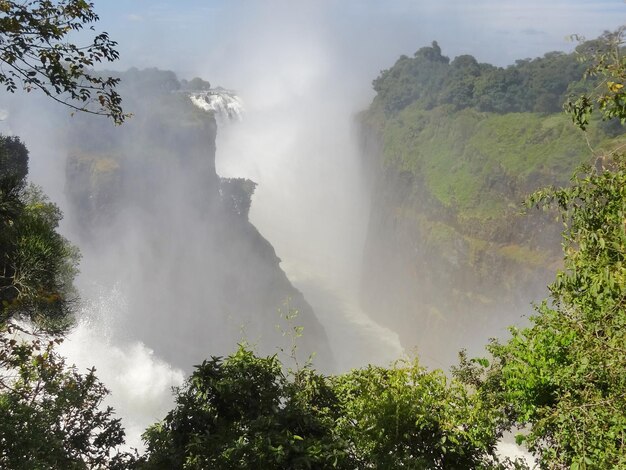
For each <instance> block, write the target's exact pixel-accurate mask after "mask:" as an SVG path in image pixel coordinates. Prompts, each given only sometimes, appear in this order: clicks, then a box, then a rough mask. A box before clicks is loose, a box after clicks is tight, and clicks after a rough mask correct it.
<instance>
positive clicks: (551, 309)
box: [457, 33, 626, 469]
mask: <svg viewBox="0 0 626 470" xmlns="http://www.w3.org/2000/svg"><path fill="white" fill-rule="evenodd" d="M620 34H621V33H620ZM615 38H616V36H614V35H606V37H605V39H606V41H608V42H605V44H604V49H603V47H602V44H599V45H598V47H597V49H596V51H600V52H596V53H595V55H594V57H595V62H594V63H593V64H592V65H591V66H590V73H595V72H597V71H598V70H600V71H601V73H602V74H604V75H605V77H604V79H605V81H607V83H608V80H609V79H610V78H611V77H612V83H617V80H621V78H619V77H621V74H623V73H624V72H623V70H624V65H623V64H621V63H620V64H618V63H614V64H613V65H611V66H609V65H608V64H607V62H606V60H607V57H613V59H616V58H617V56H615V55H611V54H613V52H615V51H616V49H615V47H614V46H615V44H614V42H611V41H613V40H614V39H615ZM606 44H608V49H606V47H607V46H606ZM605 49H606V50H608V51H609V52H608V54H609V55H608V56H607V55H606V54H607V53H606V52H605ZM611 51H613V52H611ZM602 86H604V85H602ZM609 89H610V86H609ZM620 90H621V88H616V87H613V89H610V90H609V91H610V93H612V94H614V98H611V100H609V101H610V103H609V101H607V100H606V99H605V98H602V96H606V93H605V92H603V91H600V95H601V97H600V98H598V99H590V100H589V105H590V106H592V107H597V108H598V109H599V110H600V113H601V114H602V115H603V117H604V118H606V119H610V118H613V117H617V118H620V119H624V118H626V109H621V108H620V106H619V102H620V100H621V98H619V97H617V95H618V94H619V93H620ZM616 99H617V101H615V100H616ZM607 103H609V104H607ZM569 110H570V113H571V114H572V116H573V119H574V122H576V123H577V124H578V125H579V127H581V128H583V129H585V128H586V126H587V124H588V121H585V120H584V119H581V116H582V115H580V114H577V113H578V110H576V109H574V108H572V107H569ZM526 205H527V206H528V207H541V208H544V209H548V208H556V209H557V210H558V212H559V214H560V217H561V220H562V221H563V224H564V231H563V243H562V245H563V252H564V265H563V269H562V270H561V271H560V272H559V273H558V274H557V276H556V280H555V281H554V282H553V283H552V284H551V285H550V286H549V288H550V294H551V296H550V297H551V298H550V299H549V301H544V302H543V303H542V304H541V305H539V306H538V307H537V314H536V315H535V316H534V317H533V318H531V326H530V327H528V328H523V329H517V328H513V329H512V330H511V332H512V338H511V339H510V340H508V341H507V342H505V343H499V342H493V343H492V344H491V345H490V346H489V348H488V349H489V351H490V352H491V354H492V356H493V359H494V363H493V364H492V365H491V366H489V367H488V368H484V369H483V370H480V367H477V366H476V364H470V362H467V361H465V362H464V363H463V364H462V366H461V368H460V369H459V371H457V373H458V372H460V375H461V376H462V377H463V378H464V379H465V381H466V382H467V383H472V384H473V385H474V386H476V387H477V388H478V389H479V390H480V394H481V395H482V396H483V397H484V400H487V401H489V402H490V403H492V404H494V406H496V407H500V408H501V409H502V410H503V415H505V416H507V419H508V420H509V425H510V426H515V427H518V428H520V429H523V430H524V432H523V433H521V434H520V435H519V436H518V441H519V442H524V443H525V444H526V445H527V446H528V448H529V449H530V450H531V451H532V452H533V453H535V454H536V455H537V456H538V457H539V463H540V465H541V467H542V468H571V469H604V468H624V467H626V434H625V430H626V348H625V345H626V328H625V327H626V158H625V156H624V155H620V154H613V155H612V156H610V157H609V156H603V157H598V158H597V160H596V165H595V167H591V166H582V167H580V168H579V170H578V171H577V172H576V173H575V174H574V176H573V178H572V180H571V185H570V186H568V187H561V188H553V187H550V188H546V189H542V190H539V191H537V192H535V193H534V194H532V195H531V196H530V197H529V198H528V200H527V201H526ZM483 365H484V366H486V364H483Z"/></svg>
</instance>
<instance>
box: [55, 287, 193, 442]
mask: <svg viewBox="0 0 626 470" xmlns="http://www.w3.org/2000/svg"><path fill="white" fill-rule="evenodd" d="M81 294H82V296H83V300H82V306H81V308H80V311H79V315H78V317H79V318H80V321H79V323H78V325H77V326H76V327H75V328H73V329H72V332H71V333H70V334H69V335H68V337H67V338H66V339H65V341H64V342H63V343H62V344H61V346H60V348H59V352H60V353H61V354H62V355H64V356H65V357H66V358H67V362H68V363H69V364H75V365H76V367H78V369H79V370H81V371H85V370H86V369H89V368H91V367H95V368H96V375H97V376H98V378H99V379H100V381H102V382H103V383H104V384H105V386H106V387H107V388H108V389H109V390H110V391H111V394H110V395H109V396H108V397H107V401H106V403H105V405H109V406H112V407H113V408H114V409H115V412H116V415H117V416H118V417H121V418H122V424H123V426H124V428H125V429H126V445H127V446H128V447H130V448H137V449H142V448H143V443H142V442H141V434H142V433H143V432H144V431H145V429H146V427H147V426H149V425H151V424H153V423H155V422H157V421H159V420H160V419H162V418H163V417H164V416H165V414H166V413H167V412H168V411H169V410H170V409H172V407H173V404H174V401H173V397H172V387H175V386H179V385H181V384H182V383H183V380H184V373H183V371H181V370H179V369H176V368H174V367H172V366H170V365H169V364H167V363H166V362H165V361H163V360H161V359H159V358H158V357H156V356H155V354H154V352H153V351H152V350H150V349H149V348H147V347H146V346H145V345H144V344H143V343H141V342H140V341H136V340H127V341H124V340H123V339H121V338H120V331H119V328H118V327H117V322H118V320H119V319H120V318H121V317H122V316H124V315H127V314H128V308H127V305H126V303H125V300H124V294H123V292H122V291H121V290H120V289H119V288H118V287H117V286H113V287H112V288H111V287H109V288H101V287H99V286H95V285H92V286H89V287H88V288H83V289H82V292H81Z"/></svg>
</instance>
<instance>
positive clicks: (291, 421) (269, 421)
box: [139, 347, 355, 470]
mask: <svg viewBox="0 0 626 470" xmlns="http://www.w3.org/2000/svg"><path fill="white" fill-rule="evenodd" d="M292 379H293V380H288V379H287V376H286V375H285V374H284V373H283V371H282V369H281V364H280V362H279V361H278V359H277V358H276V356H270V357H265V358H261V357H257V356H256V355H255V354H253V353H252V352H251V351H250V350H249V349H247V348H245V347H240V348H239V350H238V351H237V352H236V353H235V354H233V355H231V356H229V357H227V358H225V359H222V358H219V357H213V358H212V359H210V360H207V361H204V362H203V363H202V364H201V365H199V366H197V367H196V370H195V372H194V373H193V374H192V375H191V377H190V378H189V380H188V381H187V383H186V384H185V385H184V386H183V387H182V388H180V389H178V390H177V391H176V408H174V409H173V410H172V411H171V412H170V413H168V415H167V416H166V417H165V419H164V420H163V422H161V423H157V424H155V425H153V426H151V427H150V428H148V430H147V431H146V433H145V434H144V440H145V442H146V445H147V453H146V456H145V459H144V463H143V464H142V465H140V467H139V468H142V469H163V470H165V469H168V470H169V469H182V468H185V469H197V470H201V469H207V468H220V469H258V468H264V469H277V470H278V469H323V468H337V469H342V468H345V469H352V468H355V466H354V465H353V464H350V460H349V455H348V452H347V451H348V446H347V444H346V442H345V441H344V440H342V439H341V437H340V436H338V435H337V434H336V432H335V429H334V425H335V421H336V419H337V418H338V411H339V409H338V402H337V398H336V397H335V395H334V393H333V391H332V390H331V388H330V387H329V384H328V383H327V382H326V380H325V379H324V378H323V377H321V376H319V375H317V374H315V373H313V372H312V371H310V370H306V369H305V370H302V371H299V372H297V373H296V374H295V376H293V377H292Z"/></svg>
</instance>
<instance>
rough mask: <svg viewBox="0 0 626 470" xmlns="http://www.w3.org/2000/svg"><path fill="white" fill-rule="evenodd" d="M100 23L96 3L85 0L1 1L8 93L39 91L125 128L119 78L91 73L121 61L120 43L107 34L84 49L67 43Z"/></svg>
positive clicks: (1, 60) (1, 53)
mask: <svg viewBox="0 0 626 470" xmlns="http://www.w3.org/2000/svg"><path fill="white" fill-rule="evenodd" d="M96 21H98V15H96V13H95V12H94V6H93V3H90V2H86V1H84V0H57V1H56V2H52V1H47V0H46V1H44V0H29V1H12V0H2V1H0V64H2V65H3V67H2V68H0V85H2V86H4V88H5V89H6V90H7V91H9V92H14V91H15V90H16V89H17V88H18V87H22V88H23V89H24V90H26V91H31V90H34V89H37V90H40V91H42V92H43V93H45V94H46V95H47V96H49V97H50V98H52V99H53V100H55V101H57V102H59V103H62V104H64V105H66V106H69V107H70V108H72V109H74V110H77V111H83V112H87V113H93V114H101V115H104V116H108V117H110V118H111V119H113V121H114V122H115V123H117V124H120V123H122V122H123V121H124V119H125V118H126V115H125V114H124V112H123V111H122V107H121V103H122V100H121V97H120V95H119V94H118V93H117V92H116V91H115V86H116V85H117V83H118V79H116V78H112V77H105V76H101V75H99V74H97V73H95V72H93V71H92V70H91V69H92V68H93V67H94V66H95V65H96V64H97V63H100V62H111V61H114V60H116V59H117V58H118V56H119V54H118V52H117V51H116V50H115V46H116V42H115V41H113V40H111V39H110V38H109V36H108V34H107V33H100V34H98V35H96V36H95V37H94V38H93V40H92V42H91V43H90V44H87V45H85V46H79V45H76V44H74V43H72V42H69V41H68V39H67V38H68V36H70V35H71V34H72V33H75V32H76V31H80V30H82V29H84V28H85V27H86V26H89V25H90V24H91V23H94V22H96Z"/></svg>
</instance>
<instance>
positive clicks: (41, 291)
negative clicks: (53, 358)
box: [0, 136, 79, 332]
mask: <svg viewBox="0 0 626 470" xmlns="http://www.w3.org/2000/svg"><path fill="white" fill-rule="evenodd" d="M27 166H28V151H27V150H26V147H25V146H24V145H23V144H22V143H21V142H20V141H19V139H17V138H11V137H3V136H0V175H2V176H0V216H1V217H2V221H1V223H2V230H1V232H0V299H1V300H2V307H1V310H0V326H2V325H4V324H6V323H7V322H8V320H9V319H11V318H15V317H17V318H27V319H29V320H31V321H34V322H35V323H36V324H37V325H38V326H40V327H43V328H44V329H46V330H47V331H57V332H58V331H61V330H63V329H65V328H66V327H67V326H68V324H69V320H70V317H71V307H72V303H73V299H74V289H73V286H72V281H73V278H74V275H75V274H76V265H77V262H78V257H79V256H78V251H77V250H76V248H75V247H73V246H72V245H70V243H69V242H68V241H67V240H66V239H65V238H64V237H62V236H61V235H60V234H59V233H58V232H57V227H58V225H59V221H60V220H61V212H60V210H59V208H58V207H57V206H56V205H54V204H52V203H51V202H49V201H48V199H47V198H46V197H45V196H44V194H43V193H42V191H41V190H40V189H38V188H36V187H34V186H29V187H26V185H25V178H26V173H27Z"/></svg>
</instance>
